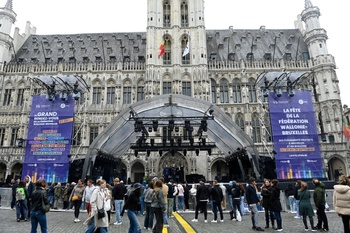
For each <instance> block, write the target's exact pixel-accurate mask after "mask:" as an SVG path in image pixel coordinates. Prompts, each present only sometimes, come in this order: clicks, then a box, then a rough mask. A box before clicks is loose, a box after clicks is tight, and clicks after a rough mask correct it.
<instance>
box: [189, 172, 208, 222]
mask: <svg viewBox="0 0 350 233" xmlns="http://www.w3.org/2000/svg"><path fill="white" fill-rule="evenodd" d="M204 181H205V180H204V179H203V178H201V179H200V180H199V186H198V187H197V192H196V202H197V205H196V211H195V215H194V219H192V222H198V211H199V210H201V211H202V212H203V214H204V223H207V222H208V220H207V215H208V212H207V204H208V201H209V196H210V192H209V189H208V188H207V187H206V186H205V183H204Z"/></svg>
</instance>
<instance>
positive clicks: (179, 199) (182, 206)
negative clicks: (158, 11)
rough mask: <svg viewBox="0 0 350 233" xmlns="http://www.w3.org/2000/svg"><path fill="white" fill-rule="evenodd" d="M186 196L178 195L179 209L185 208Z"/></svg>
mask: <svg viewBox="0 0 350 233" xmlns="http://www.w3.org/2000/svg"><path fill="white" fill-rule="evenodd" d="M184 200H185V199H184V196H178V197H177V202H178V205H177V210H185V209H184Z"/></svg>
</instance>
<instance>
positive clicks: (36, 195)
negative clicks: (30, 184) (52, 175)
mask: <svg viewBox="0 0 350 233" xmlns="http://www.w3.org/2000/svg"><path fill="white" fill-rule="evenodd" d="M46 186H47V184H46V181H45V180H44V179H39V180H37V181H36V182H35V189H34V191H33V193H32V195H31V208H32V209H31V213H30V222H31V226H32V227H31V231H30V232H31V233H36V232H37V228H38V223H39V224H40V228H41V233H47V232H48V231H47V220H46V213H45V212H43V211H42V204H43V203H44V205H48V204H49V203H50V199H49V198H48V196H47V192H46V190H45V188H46Z"/></svg>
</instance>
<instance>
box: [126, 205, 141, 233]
mask: <svg viewBox="0 0 350 233" xmlns="http://www.w3.org/2000/svg"><path fill="white" fill-rule="evenodd" d="M128 218H129V221H130V227H129V231H128V232H129V233H141V227H140V223H139V220H138V218H137V211H133V210H128Z"/></svg>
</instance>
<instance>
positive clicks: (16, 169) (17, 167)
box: [11, 163, 24, 180]
mask: <svg viewBox="0 0 350 233" xmlns="http://www.w3.org/2000/svg"><path fill="white" fill-rule="evenodd" d="M22 167H23V164H21V163H15V164H14V165H13V166H12V169H11V176H12V177H14V178H15V179H17V178H20V179H21V180H24V177H22Z"/></svg>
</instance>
